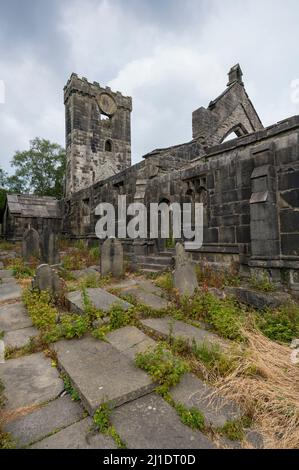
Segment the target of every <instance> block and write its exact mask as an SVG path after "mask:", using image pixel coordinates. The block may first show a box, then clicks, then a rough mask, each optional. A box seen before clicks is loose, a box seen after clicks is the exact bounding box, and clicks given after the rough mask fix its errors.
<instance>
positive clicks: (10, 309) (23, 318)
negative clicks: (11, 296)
mask: <svg viewBox="0 0 299 470" xmlns="http://www.w3.org/2000/svg"><path fill="white" fill-rule="evenodd" d="M30 326H32V321H31V319H30V318H29V316H28V314H27V311H26V308H25V307H24V305H23V304H22V303H21V302H17V303H14V304H8V305H3V306H2V307H0V331H13V330H19V329H21V328H26V327H30Z"/></svg>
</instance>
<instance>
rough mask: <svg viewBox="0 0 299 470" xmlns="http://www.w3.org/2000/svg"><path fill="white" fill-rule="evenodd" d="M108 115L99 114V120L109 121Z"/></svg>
mask: <svg viewBox="0 0 299 470" xmlns="http://www.w3.org/2000/svg"><path fill="white" fill-rule="evenodd" d="M109 119H110V117H109V116H106V114H101V121H109Z"/></svg>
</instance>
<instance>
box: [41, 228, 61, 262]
mask: <svg viewBox="0 0 299 470" xmlns="http://www.w3.org/2000/svg"><path fill="white" fill-rule="evenodd" d="M41 252H42V261H43V263H47V264H50V265H53V264H58V263H59V261H60V258H59V250H58V240H57V235H56V233H54V232H53V231H52V230H51V229H50V228H49V227H45V228H44V230H43V232H42V235H41Z"/></svg>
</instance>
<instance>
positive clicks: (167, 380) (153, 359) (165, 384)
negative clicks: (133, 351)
mask: <svg viewBox="0 0 299 470" xmlns="http://www.w3.org/2000/svg"><path fill="white" fill-rule="evenodd" d="M135 364H136V365H137V367H140V368H141V369H143V370H145V371H146V372H147V373H148V374H149V375H150V376H151V377H152V379H153V381H155V382H157V383H158V384H159V391H160V392H161V391H162V392H164V393H167V392H168V390H169V388H170V387H172V386H173V385H176V384H177V383H179V381H180V379H181V377H182V375H183V374H184V373H185V372H187V371H189V367H188V364H187V363H186V362H185V361H184V360H182V359H180V358H179V357H177V356H175V355H174V354H173V353H172V352H171V350H170V349H169V348H168V347H167V345H166V344H164V343H158V344H157V345H156V346H155V347H153V348H150V349H149V350H147V351H145V352H143V353H138V354H137V355H136V358H135Z"/></svg>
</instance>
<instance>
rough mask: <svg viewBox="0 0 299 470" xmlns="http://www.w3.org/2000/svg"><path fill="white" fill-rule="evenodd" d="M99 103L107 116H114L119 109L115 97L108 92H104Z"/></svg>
mask: <svg viewBox="0 0 299 470" xmlns="http://www.w3.org/2000/svg"><path fill="white" fill-rule="evenodd" d="M98 105H99V107H100V110H101V111H102V113H104V114H107V116H113V114H114V113H115V112H116V110H117V105H116V102H115V100H114V98H112V96H111V95H109V94H108V93H102V94H101V95H100V96H99V98H98Z"/></svg>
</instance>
